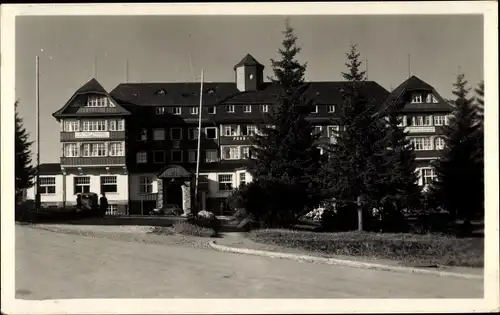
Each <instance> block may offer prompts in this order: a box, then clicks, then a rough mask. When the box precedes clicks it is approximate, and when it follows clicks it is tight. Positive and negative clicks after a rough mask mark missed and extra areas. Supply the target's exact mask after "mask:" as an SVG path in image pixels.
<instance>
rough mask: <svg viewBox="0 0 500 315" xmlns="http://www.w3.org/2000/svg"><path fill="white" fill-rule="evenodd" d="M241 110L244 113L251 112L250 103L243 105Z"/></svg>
mask: <svg viewBox="0 0 500 315" xmlns="http://www.w3.org/2000/svg"><path fill="white" fill-rule="evenodd" d="M243 112H244V113H251V112H252V105H245V106H243Z"/></svg>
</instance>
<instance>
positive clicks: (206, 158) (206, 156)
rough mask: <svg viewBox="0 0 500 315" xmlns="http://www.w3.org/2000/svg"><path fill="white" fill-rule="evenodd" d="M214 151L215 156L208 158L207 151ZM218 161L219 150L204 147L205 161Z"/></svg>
mask: <svg viewBox="0 0 500 315" xmlns="http://www.w3.org/2000/svg"><path fill="white" fill-rule="evenodd" d="M209 152H210V153H214V155H215V158H214V159H209V157H210V155H209V154H208V153H209ZM216 162H219V152H218V150H217V149H206V150H205V163H216Z"/></svg>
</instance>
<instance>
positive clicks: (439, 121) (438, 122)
mask: <svg viewBox="0 0 500 315" xmlns="http://www.w3.org/2000/svg"><path fill="white" fill-rule="evenodd" d="M445 120H446V116H445V115H436V116H434V126H444V123H445Z"/></svg>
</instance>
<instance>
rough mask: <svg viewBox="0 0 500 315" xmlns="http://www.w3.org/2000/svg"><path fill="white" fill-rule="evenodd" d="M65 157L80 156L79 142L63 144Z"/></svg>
mask: <svg viewBox="0 0 500 315" xmlns="http://www.w3.org/2000/svg"><path fill="white" fill-rule="evenodd" d="M63 151H64V152H63V153H64V157H79V156H80V147H79V145H78V143H64V144H63Z"/></svg>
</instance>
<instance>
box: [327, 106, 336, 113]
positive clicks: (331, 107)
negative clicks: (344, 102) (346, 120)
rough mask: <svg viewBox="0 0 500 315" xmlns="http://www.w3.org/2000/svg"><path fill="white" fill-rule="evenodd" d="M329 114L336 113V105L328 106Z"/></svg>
mask: <svg viewBox="0 0 500 315" xmlns="http://www.w3.org/2000/svg"><path fill="white" fill-rule="evenodd" d="M328 113H330V114H331V113H335V105H328Z"/></svg>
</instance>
